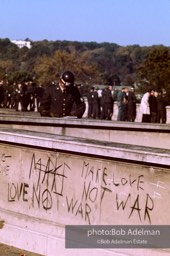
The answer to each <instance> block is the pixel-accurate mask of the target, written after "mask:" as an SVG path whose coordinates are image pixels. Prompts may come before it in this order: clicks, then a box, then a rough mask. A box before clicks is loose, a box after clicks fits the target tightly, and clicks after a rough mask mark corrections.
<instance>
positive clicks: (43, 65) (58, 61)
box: [34, 51, 97, 84]
mask: <svg viewBox="0 0 170 256" xmlns="http://www.w3.org/2000/svg"><path fill="white" fill-rule="evenodd" d="M64 70H71V71H73V73H74V74H75V75H76V80H77V81H79V82H84V81H86V80H88V78H92V77H93V76H94V74H96V70H97V68H96V66H95V65H92V64H90V63H89V56H88V54H84V55H79V54H77V53H76V52H71V53H68V52H66V51H56V52H55V54H54V56H53V57H47V56H43V57H40V58H39V59H37V62H36V65H35V67H34V71H35V74H36V77H37V81H38V82H39V83H41V84H46V83H49V82H50V81H54V80H56V79H57V80H58V78H59V76H60V74H61V73H62V72H63V71H64Z"/></svg>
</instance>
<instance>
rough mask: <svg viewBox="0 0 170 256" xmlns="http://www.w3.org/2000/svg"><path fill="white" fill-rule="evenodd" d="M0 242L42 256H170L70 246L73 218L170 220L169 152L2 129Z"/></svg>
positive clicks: (102, 221) (78, 221)
mask: <svg viewBox="0 0 170 256" xmlns="http://www.w3.org/2000/svg"><path fill="white" fill-rule="evenodd" d="M0 141H1V142H0V221H1V223H2V222H4V225H2V226H1V229H0V241H1V242H2V243H7V244H10V245H14V246H17V247H20V248H24V249H26V250H30V251H34V252H37V253H40V254H42V255H48V256H55V255H62V256H65V255H71V256H73V255H74V256H76V255H77V256H78V255H83V256H85V255H87V254H89V253H90V254H91V255H92V256H96V255H99V256H100V255H101V256H105V255H117V256H118V255H129V256H130V255H137V254H138V255H141V256H143V255H148V256H149V255H154V256H162V255H170V251H169V250H153V249H147V250H144V249H138V250H137V253H136V251H135V250H133V249H128V250H127V249H100V250H99V249H95V250H88V249H85V250H83V249H80V250H71V249H65V246H64V238H65V230H64V227H65V225H67V224H69V225H70V224H74V225H77V224H83V225H84V224H87V225H89V224H96V225H98V224H108V225H119V224H120V225H122V224H128V225H132V224H133V225H134V224H139V225H141V224H145V225H150V224H155V225H157V224H160V225H170V207H168V206H169V205H170V198H169V194H170V170H169V165H170V155H169V151H168V150H161V149H159V150H158V149H155V151H154V149H153V150H152V151H150V150H149V149H148V150H147V148H143V147H132V146H130V145H129V147H126V146H122V145H118V144H114V143H108V144H107V145H105V144H102V143H101V142H99V143H96V142H95V144H94V143H93V142H91V141H88V140H85V139H77V138H74V137H65V136H55V135H47V134H39V135H37V134H36V133H33V132H26V131H15V130H13V131H9V130H6V131H5V130H2V131H0Z"/></svg>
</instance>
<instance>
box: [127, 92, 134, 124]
mask: <svg viewBox="0 0 170 256" xmlns="http://www.w3.org/2000/svg"><path fill="white" fill-rule="evenodd" d="M135 118H136V96H135V92H134V87H131V89H130V90H129V92H128V109H127V120H128V121H129V122H134V121H135Z"/></svg>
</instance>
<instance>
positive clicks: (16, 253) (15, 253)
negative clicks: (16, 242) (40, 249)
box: [0, 243, 42, 256]
mask: <svg viewBox="0 0 170 256" xmlns="http://www.w3.org/2000/svg"><path fill="white" fill-rule="evenodd" d="M0 256H42V255H40V254H37V253H33V252H28V251H25V250H22V249H19V248H15V247H13V246H9V245H5V244H1V243H0Z"/></svg>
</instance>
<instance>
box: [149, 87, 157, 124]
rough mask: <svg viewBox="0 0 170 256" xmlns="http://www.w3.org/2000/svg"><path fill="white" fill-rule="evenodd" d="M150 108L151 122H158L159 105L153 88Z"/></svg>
mask: <svg viewBox="0 0 170 256" xmlns="http://www.w3.org/2000/svg"><path fill="white" fill-rule="evenodd" d="M149 109H150V122H151V123H156V122H157V113H158V106H157V99H156V97H155V91H154V90H152V91H151V93H150V97H149Z"/></svg>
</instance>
